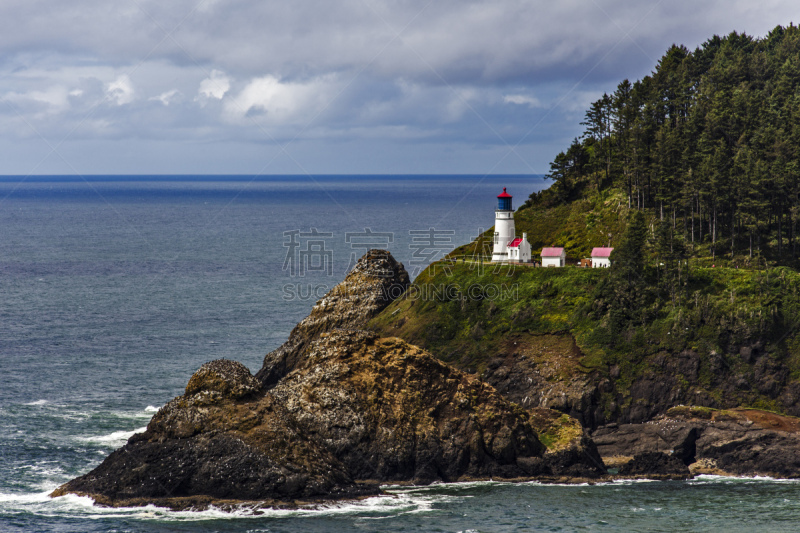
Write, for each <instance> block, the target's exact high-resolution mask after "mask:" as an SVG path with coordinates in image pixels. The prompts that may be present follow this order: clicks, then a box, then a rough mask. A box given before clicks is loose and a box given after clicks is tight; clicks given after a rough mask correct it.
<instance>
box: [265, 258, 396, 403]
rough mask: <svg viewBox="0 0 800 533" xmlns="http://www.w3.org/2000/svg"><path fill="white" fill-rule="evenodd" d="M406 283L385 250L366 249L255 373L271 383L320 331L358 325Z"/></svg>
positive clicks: (291, 365) (267, 356)
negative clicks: (340, 280) (342, 277)
mask: <svg viewBox="0 0 800 533" xmlns="http://www.w3.org/2000/svg"><path fill="white" fill-rule="evenodd" d="M409 284H410V281H409V277H408V272H406V270H405V268H403V265H402V264H401V263H398V262H397V261H396V260H395V259H394V257H392V255H391V254H390V253H389V252H387V251H385V250H370V251H368V252H367V253H366V254H365V255H364V256H363V257H362V258H361V259H359V260H358V262H357V263H356V265H355V266H354V267H353V269H352V270H351V271H350V272H349V273H348V274H347V276H346V277H345V279H344V281H342V282H341V283H339V284H338V285H336V287H334V288H333V289H331V290H330V291H329V292H328V293H327V294H326V295H325V296H324V297H323V298H322V299H321V300H320V301H318V302H317V303H316V305H314V307H313V308H312V309H311V313H310V314H309V315H308V316H307V317H306V318H304V319H303V320H302V321H301V322H300V323H299V324H297V326H295V327H294V329H292V332H291V333H290V335H289V339H288V340H287V341H286V342H285V343H283V345H281V347H280V348H278V349H277V350H274V351H272V352H270V353H268V354H267V355H266V357H264V365H263V366H262V368H261V370H259V371H258V373H257V374H256V377H257V378H258V379H259V380H261V382H262V383H263V384H264V386H266V387H268V388H269V387H272V386H273V385H275V384H276V383H277V382H278V380H280V379H281V378H282V377H283V376H285V375H286V374H288V373H289V372H291V371H292V369H293V368H294V367H295V365H297V362H298V361H299V360H300V358H301V357H302V354H303V351H304V350H305V349H306V348H307V347H308V346H309V344H310V343H311V342H312V341H313V340H314V339H316V338H317V337H319V335H320V334H322V333H325V332H327V331H332V330H334V329H337V328H338V329H362V328H364V327H365V326H366V324H367V322H369V320H370V319H371V318H372V317H373V316H375V315H377V314H378V313H379V312H380V311H382V310H383V309H384V308H385V307H386V306H387V305H389V304H390V303H392V301H393V300H395V299H397V298H399V297H400V296H402V294H403V293H404V292H405V290H406V289H407V288H408V286H409Z"/></svg>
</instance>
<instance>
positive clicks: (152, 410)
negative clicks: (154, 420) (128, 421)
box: [144, 405, 160, 413]
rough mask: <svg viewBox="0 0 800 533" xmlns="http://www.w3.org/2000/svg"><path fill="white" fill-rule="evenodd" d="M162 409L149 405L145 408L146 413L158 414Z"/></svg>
mask: <svg viewBox="0 0 800 533" xmlns="http://www.w3.org/2000/svg"><path fill="white" fill-rule="evenodd" d="M159 409H160V408H159V407H156V406H154V405H148V406H147V407H145V408H144V412H145V413H157V412H158V410H159Z"/></svg>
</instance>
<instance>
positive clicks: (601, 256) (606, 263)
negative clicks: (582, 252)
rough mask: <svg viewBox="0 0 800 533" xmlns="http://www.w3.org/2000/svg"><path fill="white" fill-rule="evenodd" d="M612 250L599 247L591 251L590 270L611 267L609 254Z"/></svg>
mask: <svg viewBox="0 0 800 533" xmlns="http://www.w3.org/2000/svg"><path fill="white" fill-rule="evenodd" d="M613 251H614V248H610V247H600V248H593V249H592V268H608V267H610V266H611V252H613Z"/></svg>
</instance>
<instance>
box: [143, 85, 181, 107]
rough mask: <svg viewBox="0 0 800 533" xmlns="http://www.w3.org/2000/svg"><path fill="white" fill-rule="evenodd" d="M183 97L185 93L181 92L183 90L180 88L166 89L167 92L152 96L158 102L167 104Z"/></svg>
mask: <svg viewBox="0 0 800 533" xmlns="http://www.w3.org/2000/svg"><path fill="white" fill-rule="evenodd" d="M182 97H183V94H181V92H180V91H179V90H178V89H172V90H171V91H166V92H163V93H161V94H159V95H158V96H154V97H152V98H150V100H156V101H158V102H161V103H162V104H164V105H165V106H168V105H170V104H172V103H174V102H176V101H178V100H180V99H182Z"/></svg>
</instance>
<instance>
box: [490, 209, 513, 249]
mask: <svg viewBox="0 0 800 533" xmlns="http://www.w3.org/2000/svg"><path fill="white" fill-rule="evenodd" d="M513 240H514V212H513V211H495V215H494V247H493V250H492V261H509V257H508V243H509V242H511V241H513Z"/></svg>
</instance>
